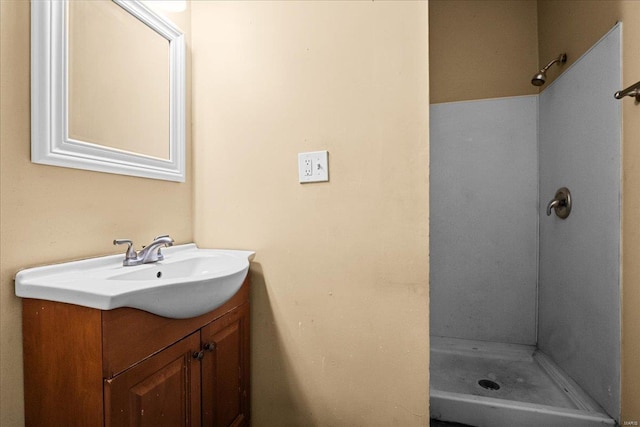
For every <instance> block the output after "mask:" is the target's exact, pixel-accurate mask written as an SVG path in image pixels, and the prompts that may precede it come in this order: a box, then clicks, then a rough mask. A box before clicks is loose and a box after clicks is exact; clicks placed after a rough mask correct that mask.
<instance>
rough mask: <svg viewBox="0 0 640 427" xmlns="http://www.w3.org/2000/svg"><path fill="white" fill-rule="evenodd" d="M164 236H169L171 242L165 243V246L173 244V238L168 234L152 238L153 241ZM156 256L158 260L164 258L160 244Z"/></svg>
mask: <svg viewBox="0 0 640 427" xmlns="http://www.w3.org/2000/svg"><path fill="white" fill-rule="evenodd" d="M164 238H169V239H170V240H171V243H170V244H167V243H165V246H171V245H173V239H172V238H171V236H169V235H168V234H162V235H160V236H156V237H154V238H153V241H154V242H155V241H156V240H158V239H164ZM156 257H157V259H158V261H163V260H164V255H163V254H162V246H160V247H159V248H158V252H156Z"/></svg>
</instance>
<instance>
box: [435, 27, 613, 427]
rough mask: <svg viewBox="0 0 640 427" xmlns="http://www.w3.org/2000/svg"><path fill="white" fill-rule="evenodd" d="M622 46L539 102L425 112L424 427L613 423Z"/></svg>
mask: <svg viewBox="0 0 640 427" xmlns="http://www.w3.org/2000/svg"><path fill="white" fill-rule="evenodd" d="M621 31H622V30H621V24H618V25H616V26H615V27H614V28H613V29H612V30H611V31H610V32H609V33H607V35H605V36H604V37H603V38H602V39H601V40H600V41H599V42H598V43H597V44H596V45H595V46H594V47H592V48H591V49H590V50H589V51H588V52H587V53H586V54H585V55H583V56H582V57H581V58H580V59H578V60H577V61H576V62H575V63H574V64H572V65H571V67H569V68H568V69H567V70H564V73H563V74H562V75H561V76H560V77H558V78H557V79H556V80H555V81H554V82H553V83H552V84H550V85H549V86H548V87H546V89H545V90H544V91H543V92H542V93H540V95H534V96H520V97H511V98H497V99H487V100H478V101H467V102H451V103H443V104H434V105H432V106H431V112H430V114H431V116H430V126H431V136H430V145H431V160H430V161H431V166H430V168H431V177H430V200H431V201H430V203H431V206H430V230H431V231H430V233H431V237H430V246H431V247H430V254H431V255H430V256H431V273H430V274H431V277H430V282H431V298H430V299H431V308H430V317H431V318H430V328H431V335H432V337H431V369H430V372H431V409H430V411H431V416H432V417H433V418H437V419H441V420H445V421H455V422H461V423H464V424H469V425H472V426H480V427H512V426H518V427H529V426H530V427H540V426H545V427H553V426H558V427H592V426H602V425H612V426H613V425H615V423H616V420H618V421H619V419H620V201H619V197H620V159H621V157H620V156H621V149H620V146H621V111H620V104H619V101H616V100H615V99H614V97H613V96H612V94H613V93H614V92H615V91H616V90H618V89H619V88H620V83H621V58H620V50H621ZM557 60H561V58H559V59H557ZM557 60H555V61H557ZM551 64H553V63H550V64H549V65H548V66H547V67H545V68H544V69H543V70H541V74H544V71H546V69H548V67H550V66H551ZM542 77H544V75H543V76H542ZM525 78H526V77H525ZM542 80H544V78H543V79H542ZM584 88H589V90H584ZM569 189H571V190H570V192H569ZM568 206H570V207H571V209H570V210H569V209H567V207H568ZM554 211H555V213H556V215H553V214H552V213H553V212H554ZM547 213H549V215H547ZM569 213H570V215H568V214H569Z"/></svg>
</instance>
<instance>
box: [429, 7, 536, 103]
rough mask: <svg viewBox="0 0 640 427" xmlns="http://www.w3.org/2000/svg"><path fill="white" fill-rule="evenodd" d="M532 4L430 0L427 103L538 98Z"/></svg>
mask: <svg viewBox="0 0 640 427" xmlns="http://www.w3.org/2000/svg"><path fill="white" fill-rule="evenodd" d="M536 34H537V23H536V1H535V0H523V1H513V0H483V1H477V0H431V1H430V2H429V44H430V46H429V60H430V61H429V62H430V64H431V70H430V73H431V74H430V75H431V88H430V95H431V103H432V104H435V103H440V102H450V101H460V100H470V99H483V98H499V97H504V96H517V95H531V94H536V93H538V90H537V88H535V87H534V86H532V85H531V83H530V79H531V76H532V75H533V74H534V73H535V72H536V70H537V69H538V45H537V42H536Z"/></svg>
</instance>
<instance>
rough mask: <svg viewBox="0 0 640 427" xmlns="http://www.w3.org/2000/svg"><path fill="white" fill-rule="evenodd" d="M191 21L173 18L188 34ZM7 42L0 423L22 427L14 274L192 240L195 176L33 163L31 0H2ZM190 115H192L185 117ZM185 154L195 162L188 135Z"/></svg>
mask: <svg viewBox="0 0 640 427" xmlns="http://www.w3.org/2000/svg"><path fill="white" fill-rule="evenodd" d="M188 16H189V15H188V11H187V12H186V13H185V14H184V16H182V17H180V16H172V17H173V18H176V19H181V20H179V21H178V22H177V23H178V24H179V25H180V26H181V27H182V28H183V29H185V31H186V32H187V35H188V30H189V24H190V22H189V20H188ZM0 43H1V45H0V55H1V56H0V90H1V94H0V141H1V142H0V162H1V163H0V231H1V242H0V397H1V398H0V426H7V427H9V426H11V427H13V426H19V425H22V424H23V422H24V421H23V392H22V336H21V304H20V299H18V298H17V297H16V296H15V295H14V283H13V276H14V274H15V273H16V271H18V269H20V268H24V267H31V266H36V265H40V264H47V263H51V262H57V261H64V260H69V259H73V258H78V257H87V256H94V255H102V254H108V253H117V252H123V248H115V247H113V246H112V245H111V241H112V240H113V239H114V238H117V237H129V238H132V239H134V241H135V242H136V243H137V244H138V245H142V244H145V243H147V242H148V241H149V240H150V239H152V238H153V237H154V236H155V235H157V234H161V233H165V232H166V233H170V234H171V235H172V236H173V237H174V238H175V239H176V240H177V241H178V242H189V241H192V240H193V233H192V225H193V224H192V217H193V215H192V210H193V200H192V190H193V184H192V182H193V180H192V178H191V176H190V175H188V176H187V182H186V183H183V184H179V183H174V182H167V181H156V180H150V179H144V178H132V177H125V176H120V175H111V174H103V173H97V172H88V171H80V170H75V169H66V168H59V167H50V166H43V165H36V164H32V163H31V162H30V139H29V138H30V134H29V126H30V122H29V3H28V1H23V0H21V1H15V0H9V1H5V0H3V1H0ZM187 105H190V102H189V101H188V102H187ZM189 114H190V111H189V108H188V111H187V117H188V118H187V120H189ZM187 147H188V153H187V159H189V158H190V149H191V146H190V135H189V134H188V135H187ZM190 170H191V168H190V162H189V160H188V161H187V171H188V173H189V171H190ZM61 392H62V391H61Z"/></svg>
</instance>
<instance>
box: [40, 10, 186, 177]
mask: <svg viewBox="0 0 640 427" xmlns="http://www.w3.org/2000/svg"><path fill="white" fill-rule="evenodd" d="M31 68H32V70H31V127H32V129H31V133H32V135H31V160H32V162H34V163H42V164H48V165H55V166H63V167H71V168H79V169H88V170H95V171H101V172H109V173H117V174H124V175H133V176H141V177H146V178H155V179H164V180H169V181H178V182H184V180H185V116H184V114H185V113H184V111H185V83H184V80H185V47H184V36H183V34H182V33H181V32H180V31H179V30H178V29H177V28H176V27H175V26H174V25H173V24H171V23H170V22H168V21H166V20H165V19H164V18H162V17H160V16H159V15H157V14H156V13H155V12H153V11H151V10H150V9H148V8H147V7H146V6H144V5H143V4H142V3H141V2H139V1H135V0H113V1H111V0H101V1H89V2H87V1H74V0H67V1H59V0H45V1H42V0H38V1H32V2H31Z"/></svg>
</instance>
